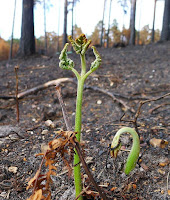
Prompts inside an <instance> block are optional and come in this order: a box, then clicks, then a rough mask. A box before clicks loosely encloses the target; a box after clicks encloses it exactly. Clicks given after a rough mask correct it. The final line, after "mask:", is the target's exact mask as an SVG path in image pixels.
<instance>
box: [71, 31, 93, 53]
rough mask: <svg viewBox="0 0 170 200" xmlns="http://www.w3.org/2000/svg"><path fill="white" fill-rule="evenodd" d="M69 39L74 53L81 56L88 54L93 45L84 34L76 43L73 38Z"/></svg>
mask: <svg viewBox="0 0 170 200" xmlns="http://www.w3.org/2000/svg"><path fill="white" fill-rule="evenodd" d="M68 39H69V41H70V42H71V44H72V47H73V49H74V51H75V52H76V53H77V54H81V55H84V54H85V53H86V51H87V49H88V47H89V45H90V44H91V40H87V38H86V36H85V35H84V34H81V35H80V36H79V37H78V38H76V39H75V41H74V40H73V38H72V37H71V36H69V37H68Z"/></svg>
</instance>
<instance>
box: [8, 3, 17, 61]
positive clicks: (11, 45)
mask: <svg viewBox="0 0 170 200" xmlns="http://www.w3.org/2000/svg"><path fill="white" fill-rule="evenodd" d="M15 11H16V0H15V4H14V15H13V23H12V33H11V43H10V51H9V61H10V60H11V59H12V49H13V33H14V22H15Z"/></svg>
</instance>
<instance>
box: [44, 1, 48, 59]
mask: <svg viewBox="0 0 170 200" xmlns="http://www.w3.org/2000/svg"><path fill="white" fill-rule="evenodd" d="M44 36H45V38H44V42H45V55H46V54H47V32H46V6H45V0H44Z"/></svg>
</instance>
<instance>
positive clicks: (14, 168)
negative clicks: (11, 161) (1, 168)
mask: <svg viewBox="0 0 170 200" xmlns="http://www.w3.org/2000/svg"><path fill="white" fill-rule="evenodd" d="M17 170H18V167H14V166H11V167H9V168H8V171H9V172H12V173H14V174H16V173H17Z"/></svg>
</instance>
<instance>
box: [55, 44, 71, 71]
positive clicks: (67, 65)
mask: <svg viewBox="0 0 170 200" xmlns="http://www.w3.org/2000/svg"><path fill="white" fill-rule="evenodd" d="M68 45H69V44H68V43H66V44H65V46H64V48H63V50H62V51H61V54H60V57H59V59H60V63H59V67H60V68H61V69H67V70H72V69H73V68H74V62H73V61H72V60H71V59H70V58H68V57H67V48H68Z"/></svg>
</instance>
